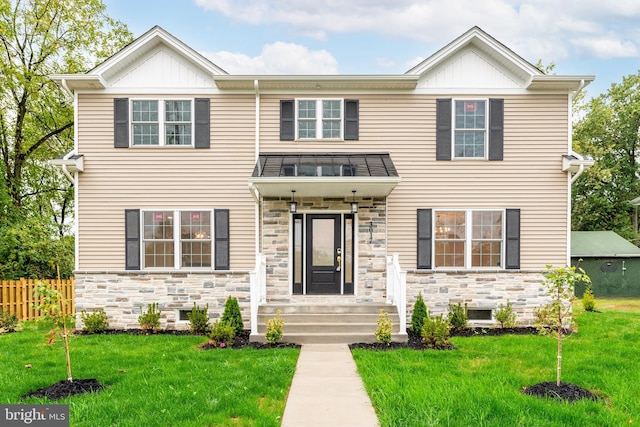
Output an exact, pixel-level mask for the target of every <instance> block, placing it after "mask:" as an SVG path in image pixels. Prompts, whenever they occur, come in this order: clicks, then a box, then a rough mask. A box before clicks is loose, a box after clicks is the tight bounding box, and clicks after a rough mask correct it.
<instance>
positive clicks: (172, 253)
mask: <svg viewBox="0 0 640 427" xmlns="http://www.w3.org/2000/svg"><path fill="white" fill-rule="evenodd" d="M211 217H212V215H211V211H210V210H148V211H142V230H143V231H142V260H143V262H142V268H146V269H154V268H175V269H196V268H210V267H211V261H212V254H213V247H212V223H211Z"/></svg>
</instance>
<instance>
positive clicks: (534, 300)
mask: <svg viewBox="0 0 640 427" xmlns="http://www.w3.org/2000/svg"><path fill="white" fill-rule="evenodd" d="M543 280H544V277H543V275H542V272H539V271H518V272H510V271H493V272H485V271H483V272H477V271H476V272H419V271H411V272H407V324H408V326H410V325H411V314H412V312H413V306H414V304H415V302H416V299H417V298H418V294H419V293H422V298H423V299H424V302H425V304H426V306H427V308H428V309H429V312H430V314H432V315H438V314H440V313H443V314H445V315H446V313H447V311H448V310H447V309H448V305H449V304H457V303H461V304H463V305H464V304H465V303H467V305H468V308H470V309H481V310H489V309H490V310H495V309H496V308H498V306H499V305H500V304H502V305H505V306H506V304H507V301H509V302H510V303H511V305H512V307H513V311H514V312H515V313H516V314H517V316H518V317H517V322H518V324H519V325H522V326H524V325H531V324H533V319H534V316H533V310H534V309H535V308H538V307H540V306H541V305H544V304H547V303H548V301H549V297H548V296H547V294H546V293H545V290H544V288H543V287H542V282H543ZM478 323H488V324H496V322H495V321H494V322H485V321H483V322H480V321H479V322H478Z"/></svg>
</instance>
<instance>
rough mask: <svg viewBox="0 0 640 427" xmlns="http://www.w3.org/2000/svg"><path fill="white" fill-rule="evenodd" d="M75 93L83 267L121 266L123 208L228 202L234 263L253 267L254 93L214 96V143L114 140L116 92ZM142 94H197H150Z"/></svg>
mask: <svg viewBox="0 0 640 427" xmlns="http://www.w3.org/2000/svg"><path fill="white" fill-rule="evenodd" d="M117 97H127V98H136V95H135V94H122V95H116V96H114V95H110V96H106V95H80V96H79V97H78V106H77V108H78V111H79V113H78V124H77V131H78V152H79V153H80V154H82V155H84V172H83V173H81V174H79V191H78V193H79V197H78V201H77V203H78V223H79V230H78V231H79V233H78V244H79V269H80V270H81V271H102V270H124V267H125V260H124V256H125V251H124V247H125V246H124V210H125V209H143V210H144V209H207V210H209V209H229V211H230V212H229V214H230V265H231V269H232V270H247V269H252V268H253V266H254V252H255V250H254V249H255V247H254V243H253V242H254V206H255V204H254V201H253V198H252V197H251V195H250V193H249V191H248V184H247V178H248V177H249V176H250V175H251V172H252V170H253V167H254V144H255V141H254V126H255V104H254V99H255V98H254V96H252V95H247V96H238V95H235V96H220V95H215V96H212V97H211V127H210V128H211V148H210V149H194V148H184V147H180V148H173V147H135V148H119V149H115V148H114V147H113V99H114V98H117ZM140 97H141V98H163V99H166V98H172V97H175V98H182V99H184V98H195V97H201V96H199V95H188V94H187V95H180V96H173V95H167V96H164V95H157V96H153V97H150V96H149V95H146V94H145V95H144V96H140Z"/></svg>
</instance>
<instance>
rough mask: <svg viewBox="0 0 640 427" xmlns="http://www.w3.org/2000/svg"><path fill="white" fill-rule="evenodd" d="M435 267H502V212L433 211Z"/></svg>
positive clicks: (503, 234)
mask: <svg viewBox="0 0 640 427" xmlns="http://www.w3.org/2000/svg"><path fill="white" fill-rule="evenodd" d="M433 231H434V233H433V235H434V237H435V239H434V258H435V267H436V268H502V266H503V265H504V236H505V232H504V211H503V210H436V211H435V220H434V230H433Z"/></svg>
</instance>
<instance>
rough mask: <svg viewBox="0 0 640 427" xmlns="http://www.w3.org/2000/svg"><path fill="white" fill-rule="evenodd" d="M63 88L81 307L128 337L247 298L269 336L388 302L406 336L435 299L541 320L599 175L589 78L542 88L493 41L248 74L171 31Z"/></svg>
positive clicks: (247, 309)
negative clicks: (329, 312)
mask: <svg viewBox="0 0 640 427" xmlns="http://www.w3.org/2000/svg"><path fill="white" fill-rule="evenodd" d="M52 79H53V80H54V81H56V82H57V83H58V84H59V85H60V86H61V87H62V88H64V89H65V90H67V91H68V92H69V93H70V94H71V95H72V96H73V98H74V103H75V118H76V120H75V123H76V124H75V146H74V149H73V151H71V152H70V153H68V154H66V155H65V156H64V157H61V158H59V159H57V160H54V161H53V163H54V164H56V165H58V166H59V167H61V168H62V169H63V170H64V172H65V173H66V174H67V176H68V177H69V178H70V179H71V180H72V181H73V183H74V184H75V192H76V194H75V200H76V207H75V209H76V211H75V217H76V221H77V234H76V271H75V281H76V304H77V309H78V310H81V309H92V308H104V309H105V310H106V312H107V314H108V316H109V318H110V323H111V326H112V327H116V328H117V327H121V328H136V327H138V323H137V318H138V314H139V313H140V311H141V310H144V309H145V307H146V305H147V304H149V303H152V302H158V303H159V304H160V308H161V311H162V326H163V327H165V328H170V329H171V328H186V327H187V322H186V316H185V314H186V312H188V311H190V310H191V308H192V307H193V304H194V303H196V304H198V305H199V306H201V307H202V306H204V305H205V304H208V305H209V311H210V314H211V315H212V317H215V316H218V315H219V314H220V313H221V312H222V309H223V306H224V302H225V300H226V298H227V297H228V296H230V295H231V296H234V297H237V298H238V299H239V301H240V305H241V308H242V311H243V316H244V317H245V319H246V326H247V327H250V328H251V330H252V334H253V336H254V337H256V338H259V337H258V335H259V333H260V332H259V329H258V328H259V324H262V323H263V319H262V318H261V317H260V316H261V314H260V316H259V313H267V312H268V311H261V310H264V309H266V308H268V307H279V308H281V309H283V311H285V312H287V313H293V312H297V311H298V312H302V311H305V310H308V309H309V308H310V307H341V308H342V310H343V311H346V312H350V311H351V312H354V313H355V312H359V310H360V309H362V308H366V307H373V308H374V313H376V314H377V310H378V309H379V308H380V307H387V308H390V311H391V312H392V313H394V314H395V315H396V316H397V317H395V319H396V323H397V326H398V328H397V329H396V332H397V333H399V334H400V337H401V336H402V334H403V333H404V332H405V326H406V321H407V318H408V317H409V316H410V313H411V309H412V306H413V302H414V301H415V299H416V297H417V296H418V294H419V293H421V294H422V295H423V297H424V300H425V302H426V304H427V306H428V307H429V309H430V310H431V312H432V313H440V312H445V311H446V310H447V306H448V304H450V303H457V302H463V303H465V302H466V303H467V304H468V307H469V315H470V318H472V319H475V320H483V321H485V322H490V321H491V319H492V313H493V311H494V310H495V309H496V308H497V307H498V305H499V304H505V303H506V302H507V301H510V302H511V303H512V304H513V306H514V309H515V310H516V312H517V313H518V316H519V317H518V320H519V321H520V322H521V323H525V324H526V323H530V322H531V321H532V319H533V309H534V308H535V307H538V306H539V305H540V304H541V303H543V302H544V299H545V297H544V295H543V294H542V289H541V286H540V283H541V281H542V271H543V270H544V268H545V265H547V264H552V265H556V266H558V265H566V264H567V263H568V262H569V256H570V254H569V237H570V236H569V234H570V219H569V218H570V215H569V213H570V194H571V191H570V187H571V180H572V179H574V178H575V177H576V174H578V173H580V171H581V170H583V169H584V168H585V167H588V166H589V165H590V164H591V163H590V162H589V161H588V160H585V159H583V158H582V157H581V156H580V155H578V154H576V153H574V152H572V149H571V133H572V132H571V108H572V99H573V97H574V96H575V94H576V93H577V92H579V91H580V90H581V89H582V88H583V87H584V86H585V85H587V84H589V83H590V82H591V81H592V80H593V79H594V77H593V76H573V75H571V76H566V75H546V74H544V73H543V72H541V71H540V70H539V69H537V68H536V67H535V66H534V65H532V64H531V63H530V62H527V61H526V60H524V59H523V58H521V57H520V56H518V55H517V54H516V53H514V52H513V51H511V50H510V49H508V48H507V47H506V46H504V45H503V44H501V43H500V42H498V41H497V40H495V39H494V38H492V37H491V36H490V35H488V34H487V33H485V32H484V31H483V30H481V29H480V28H477V27H474V28H472V29H470V30H469V31H468V32H466V33H465V34H463V35H461V36H460V37H458V38H457V39H455V40H454V41H453V42H451V43H450V44H448V45H447V46H445V47H443V48H442V49H441V50H439V51H438V52H436V53H435V54H433V55H432V56H430V57H429V58H427V59H426V60H424V61H423V62H421V63H420V64H418V65H416V66H415V67H414V68H412V69H410V70H409V71H407V72H406V73H405V74H401V75H289V76H281V75H277V76H270V75H255V76H246V75H230V74H227V73H226V72H225V71H224V70H223V69H221V68H219V67H218V66H216V65H215V64H213V63H211V62H210V61H209V60H207V59H206V58H204V57H203V56H201V55H200V54H198V53H197V52H195V51H194V50H192V49H191V48H189V47H188V46H186V45H185V44H184V43H182V42H181V41H179V40H178V39H176V38H175V37H174V36H172V35H170V34H168V33H167V32H166V31H164V30H163V29H162V28H159V27H155V28H152V29H151V30H150V31H148V32H147V33H146V34H144V35H142V36H141V37H140V38H138V39H137V40H135V41H134V42H133V43H131V44H130V45H128V46H126V47H125V48H124V49H122V50H121V51H120V52H119V53H117V54H116V55H114V56H112V57H111V58H109V59H108V60H106V61H105V62H103V63H101V64H100V65H98V66H97V67H95V68H94V69H92V70H90V71H89V72H87V73H86V74H68V75H55V76H52ZM334 319H336V322H338V323H340V322H342V323H346V324H347V325H345V326H346V327H347V329H348V327H349V326H350V325H349V323H353V325H355V324H356V323H357V322H356V321H355V320H354V321H353V322H351V321H348V320H344V319H345V318H343V317H338V316H335V317H334ZM353 327H355V326H353ZM373 328H375V322H373ZM373 328H372V329H371V330H370V332H368V333H369V335H371V336H373ZM286 333H287V331H286V325H285V334H286ZM301 335H304V334H303V333H301ZM349 339H350V338H346V340H349Z"/></svg>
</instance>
